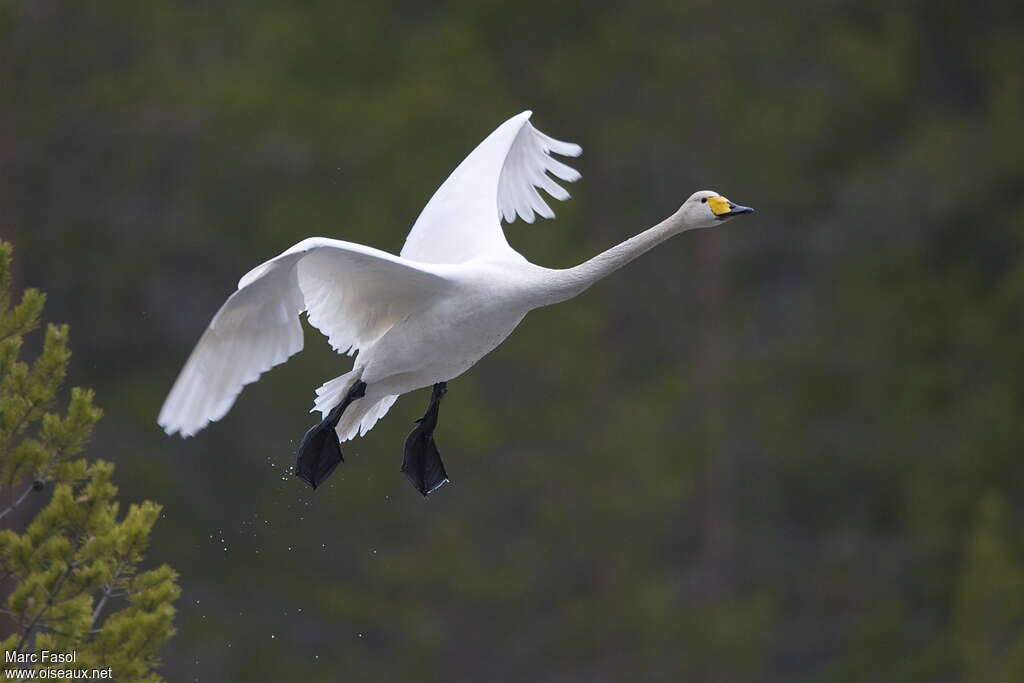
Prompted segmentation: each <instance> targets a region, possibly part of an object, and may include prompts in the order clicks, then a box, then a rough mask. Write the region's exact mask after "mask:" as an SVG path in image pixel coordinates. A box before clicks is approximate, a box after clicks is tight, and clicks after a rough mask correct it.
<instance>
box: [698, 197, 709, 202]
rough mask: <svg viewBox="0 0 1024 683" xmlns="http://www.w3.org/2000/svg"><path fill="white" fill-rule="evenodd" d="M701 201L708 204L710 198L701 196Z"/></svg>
mask: <svg viewBox="0 0 1024 683" xmlns="http://www.w3.org/2000/svg"><path fill="white" fill-rule="evenodd" d="M700 203H701V204H707V203H708V198H707V197H701V198H700Z"/></svg>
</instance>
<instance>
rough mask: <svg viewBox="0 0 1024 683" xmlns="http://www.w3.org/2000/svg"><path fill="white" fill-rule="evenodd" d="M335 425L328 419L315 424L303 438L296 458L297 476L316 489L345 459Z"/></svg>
mask: <svg viewBox="0 0 1024 683" xmlns="http://www.w3.org/2000/svg"><path fill="white" fill-rule="evenodd" d="M334 427H335V426H334V425H332V424H329V423H328V422H327V421H326V420H324V421H323V422H321V423H320V424H318V425H314V426H313V427H311V428H310V430H309V431H308V432H306V436H304V437H303V438H302V445H301V446H299V453H298V457H297V458H296V460H295V476H296V477H298V478H299V479H301V480H302V481H304V482H306V483H307V484H309V485H310V486H312V487H313V488H314V489H315V488H316V487H317V486H319V485H320V484H322V483H323V482H324V480H326V479H327V477H329V476H331V472H333V471H334V468H336V467H337V466H338V465H339V464H340V463H342V462H344V461H345V457H344V456H343V455H342V454H341V443H340V442H339V441H338V433H337V432H335V431H334Z"/></svg>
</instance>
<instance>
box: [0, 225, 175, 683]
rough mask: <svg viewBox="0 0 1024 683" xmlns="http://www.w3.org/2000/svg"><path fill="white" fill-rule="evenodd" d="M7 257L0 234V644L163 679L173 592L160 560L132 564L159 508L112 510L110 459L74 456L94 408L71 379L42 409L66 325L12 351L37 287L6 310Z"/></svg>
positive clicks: (63, 355)
mask: <svg viewBox="0 0 1024 683" xmlns="http://www.w3.org/2000/svg"><path fill="white" fill-rule="evenodd" d="M10 265H11V245H10V244H9V243H7V242H0V288H2V289H0V331H2V336H0V519H3V521H4V524H5V526H8V527H10V526H13V527H14V528H5V529H3V530H0V576H2V578H3V592H4V597H3V609H2V613H3V616H2V617H0V619H2V622H3V624H4V631H5V632H9V633H10V635H9V636H6V637H5V638H4V639H3V640H0V650H2V651H5V652H18V653H31V652H39V651H42V650H49V651H53V652H61V653H68V652H72V651H74V652H75V653H76V655H77V659H76V660H75V663H74V666H73V667H71V666H69V665H62V664H58V665H53V667H52V668H57V669H64V668H75V669H78V668H86V669H108V668H110V669H112V671H113V674H114V678H115V679H116V680H119V681H139V682H155V681H162V680H163V678H161V677H160V676H159V675H157V674H156V673H155V672H154V668H155V667H156V666H157V665H158V664H159V661H160V659H159V654H160V649H161V648H162V647H163V645H164V643H165V642H166V641H167V640H168V639H169V638H170V637H171V636H172V635H173V634H174V627H173V626H172V620H173V618H174V612H175V610H174V607H173V603H174V601H175V600H176V599H177V597H178V595H179V593H180V590H179V589H178V586H177V583H176V581H177V575H176V574H175V572H174V571H173V570H172V569H171V568H170V567H168V566H166V565H164V566H161V567H159V568H157V569H154V570H148V571H143V570H141V569H140V564H141V563H142V561H143V559H144V553H145V551H146V548H147V546H148V544H149V537H150V532H151V531H152V528H153V525H154V524H155V523H156V520H157V518H158V517H159V516H160V509H161V508H160V506H159V505H157V504H155V503H152V502H149V501H147V502H145V503H143V504H141V505H132V506H130V507H129V509H128V511H127V513H126V514H124V515H119V505H118V503H117V502H115V500H114V497H115V496H116V494H117V488H116V487H115V486H114V485H113V484H112V483H111V475H112V473H113V471H114V466H113V465H112V464H110V463H108V462H104V461H102V460H98V461H95V462H90V461H89V460H87V459H85V458H82V457H79V456H80V453H81V451H82V449H83V448H84V447H85V445H86V443H87V442H88V440H89V436H90V434H91V432H92V429H93V425H94V424H95V423H96V421H97V420H98V419H99V417H100V410H99V409H98V408H96V407H95V406H94V405H93V403H92V401H93V394H92V392H91V391H88V390H84V389H78V388H75V389H72V391H71V400H70V402H69V404H68V406H67V409H66V411H65V412H64V414H63V415H61V414H58V413H55V412H52V411H53V410H54V409H55V407H56V404H57V392H58V390H59V389H60V386H61V384H62V382H63V380H64V376H65V373H66V370H67V364H68V359H69V357H70V355H71V354H70V352H69V351H68V348H67V339H68V328H67V326H66V325H64V326H55V325H50V326H49V327H48V328H47V330H46V336H45V341H44V344H43V351H42V353H41V354H40V356H39V357H38V358H36V360H35V362H34V363H32V364H31V365H29V364H27V363H25V362H22V361H20V360H19V351H20V350H21V347H22V340H23V338H24V335H26V334H28V333H30V332H32V330H33V329H34V328H35V327H37V326H38V324H39V317H40V314H41V312H42V308H43V301H44V297H43V296H42V295H41V294H40V293H39V292H37V291H35V290H27V291H26V292H25V293H24V295H23V297H22V301H21V303H20V304H19V305H17V306H16V307H14V308H9V307H8V306H9V296H10V282H11V278H10ZM51 492H52V493H51ZM46 497H49V502H47V503H46V504H45V505H43V506H42V507H40V505H39V503H41V502H42V501H43V500H44V499H45V498H46ZM33 511H34V513H35V514H34V516H30V514H29V513H31V512H33ZM18 527H23V529H24V530H23V531H21V532H20V533H19V531H18V529H17V528H18ZM6 667H8V668H17V667H12V665H11V664H6ZM38 667H39V668H47V666H46V665H44V664H42V663H40V664H38Z"/></svg>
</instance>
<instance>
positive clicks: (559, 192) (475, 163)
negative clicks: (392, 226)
mask: <svg viewBox="0 0 1024 683" xmlns="http://www.w3.org/2000/svg"><path fill="white" fill-rule="evenodd" d="M530 114H531V112H529V111H524V112H523V113H521V114H517V115H516V116H513V117H512V118H510V119H509V120H508V121H506V122H505V123H503V124H501V125H500V126H498V128H497V129H496V130H495V131H494V132H493V133H491V134H490V135H488V136H487V138H485V139H484V141H483V142H481V143H480V144H479V145H478V146H477V148H476V149H474V150H473V151H472V152H470V154H469V156H468V157H466V158H465V160H463V162H462V163H461V164H459V166H458V167H457V168H456V169H455V170H454V171H453V172H452V174H451V175H450V176H448V179H447V180H445V181H444V183H442V184H441V187H439V188H438V190H437V192H435V193H434V196H433V197H431V198H430V201H429V202H427V205H426V206H425V207H424V208H423V211H422V212H421V213H420V215H419V218H417V219H416V223H415V224H414V225H413V226H412V230H411V231H410V232H409V236H408V237H407V238H406V240H405V246H404V247H402V256H404V257H405V258H409V259H413V260H414V261H423V262H426V263H461V262H463V261H468V260H469V259H471V258H473V257H474V256H476V255H477V254H480V253H481V252H484V251H488V250H491V249H494V248H496V247H499V248H500V247H502V246H504V247H506V248H507V247H508V242H506V241H505V235H504V233H503V232H502V230H501V219H502V218H504V219H505V220H506V221H509V222H512V221H514V220H515V218H516V215H517V214H518V215H519V216H520V217H521V218H522V219H523V220H525V221H526V222H527V223H532V222H533V217H534V213H537V214H539V215H541V216H543V217H544V218H551V217H552V216H554V215H555V214H554V212H553V211H552V210H551V207H549V206H548V205H547V203H546V202H545V201H544V200H543V199H542V198H541V196H540V194H539V193H538V192H537V188H541V189H543V190H545V191H546V192H547V193H548V194H550V195H551V196H552V197H554V198H555V199H558V200H562V201H564V200H566V199H568V198H569V193H568V192H566V191H565V189H564V188H562V187H561V186H560V185H559V184H558V183H556V182H555V181H554V180H553V179H552V178H551V177H550V176H548V175H547V173H548V172H550V173H552V174H553V175H555V176H556V177H558V178H561V179H562V180H565V181H568V182H575V181H576V180H579V177H580V174H579V173H578V172H577V171H576V170H575V169H572V168H570V167H568V166H566V165H565V164H563V163H562V162H560V161H558V160H557V159H554V158H552V157H551V156H550V153H551V152H554V153H555V154H561V155H564V156H574V157H575V156H579V155H580V153H581V152H582V151H583V150H582V149H581V148H580V146H579V145H575V144H573V143H571V142H561V141H559V140H555V139H554V138H551V137H548V136H547V135H545V134H544V133H541V132H540V131H539V130H537V129H536V128H534V127H533V126H531V125H530V121H529V119H530Z"/></svg>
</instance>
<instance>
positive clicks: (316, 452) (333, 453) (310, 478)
mask: <svg viewBox="0 0 1024 683" xmlns="http://www.w3.org/2000/svg"><path fill="white" fill-rule="evenodd" d="M365 395H366V382H363V381H360V380H356V383H355V384H353V385H352V387H351V388H350V389H349V390H348V393H347V394H345V398H344V399H342V401H341V403H339V404H338V405H336V406H335V407H334V408H333V409H332V410H331V412H329V413H328V414H327V417H325V418H324V419H323V421H322V422H320V424H318V425H316V426H315V427H313V428H311V429H310V430H309V431H308V432H306V436H304V437H302V445H301V446H299V452H298V456H297V457H296V459H295V476H296V477H298V478H299V479H301V480H302V481H304V482H306V483H307V484H309V485H310V486H312V487H313V488H314V489H315V488H316V487H317V486H319V485H320V484H322V483H323V482H324V481H325V480H326V479H327V477H329V476H331V472H333V471H334V468H335V467H337V466H338V463H340V462H343V461H344V460H345V458H343V457H342V455H341V444H340V443H339V442H338V433H337V432H336V431H335V427H337V426H338V420H340V419H341V414H342V413H344V412H345V409H346V408H348V406H349V404H350V403H352V401H355V400H358V399H360V398H362V397H363V396H365Z"/></svg>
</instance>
